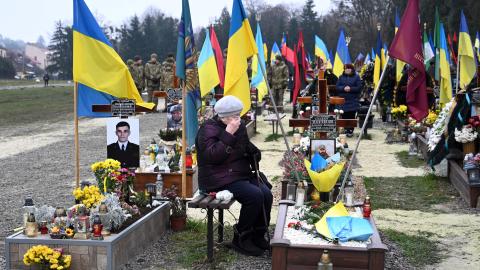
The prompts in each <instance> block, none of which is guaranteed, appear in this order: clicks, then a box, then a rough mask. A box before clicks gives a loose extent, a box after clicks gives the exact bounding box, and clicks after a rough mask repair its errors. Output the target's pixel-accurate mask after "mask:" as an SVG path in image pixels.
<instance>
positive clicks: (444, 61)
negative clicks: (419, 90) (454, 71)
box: [438, 23, 452, 104]
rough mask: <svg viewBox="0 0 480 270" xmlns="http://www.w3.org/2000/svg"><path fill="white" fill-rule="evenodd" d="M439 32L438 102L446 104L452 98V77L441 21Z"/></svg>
mask: <svg viewBox="0 0 480 270" xmlns="http://www.w3.org/2000/svg"><path fill="white" fill-rule="evenodd" d="M439 32H440V33H439V38H440V41H439V45H440V48H439V52H440V53H439V55H438V57H439V64H440V67H439V76H440V104H446V103H448V102H450V100H451V99H452V78H451V74H450V54H449V50H448V45H447V38H446V37H445V30H444V28H443V24H442V23H440V26H439Z"/></svg>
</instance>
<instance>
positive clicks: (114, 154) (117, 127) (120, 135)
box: [107, 118, 140, 168]
mask: <svg viewBox="0 0 480 270" xmlns="http://www.w3.org/2000/svg"><path fill="white" fill-rule="evenodd" d="M139 145H140V124H139V120H138V119H136V118H129V119H122V118H110V119H108V120H107V158H111V159H115V160H118V161H120V163H121V164H122V168H133V167H139V165H140V146H139Z"/></svg>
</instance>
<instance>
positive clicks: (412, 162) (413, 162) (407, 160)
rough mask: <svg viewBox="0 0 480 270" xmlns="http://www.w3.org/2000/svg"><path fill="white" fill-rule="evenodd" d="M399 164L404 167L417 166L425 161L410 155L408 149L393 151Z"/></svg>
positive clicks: (420, 165) (422, 164)
mask: <svg viewBox="0 0 480 270" xmlns="http://www.w3.org/2000/svg"><path fill="white" fill-rule="evenodd" d="M395 156H396V157H397V159H398V161H399V162H400V164H401V165H402V166H403V167H405V168H418V167H422V166H424V165H425V161H423V160H421V159H419V158H418V157H417V155H414V156H410V155H408V151H401V152H397V153H395Z"/></svg>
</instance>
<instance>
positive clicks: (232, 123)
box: [225, 116, 241, 135]
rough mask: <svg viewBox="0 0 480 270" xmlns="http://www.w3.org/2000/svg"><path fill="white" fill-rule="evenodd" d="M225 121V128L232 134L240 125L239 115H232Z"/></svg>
mask: <svg viewBox="0 0 480 270" xmlns="http://www.w3.org/2000/svg"><path fill="white" fill-rule="evenodd" d="M227 121H228V123H227V127H226V128H225V130H226V131H227V132H228V133H230V134H232V135H233V134H235V132H237V130H238V128H239V127H240V123H241V119H240V117H239V116H232V117H229V119H228V120H227Z"/></svg>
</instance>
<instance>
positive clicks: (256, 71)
mask: <svg viewBox="0 0 480 270" xmlns="http://www.w3.org/2000/svg"><path fill="white" fill-rule="evenodd" d="M255 41H256V43H257V49H258V55H259V56H260V59H258V58H259V57H258V56H257V55H254V56H253V58H252V82H251V83H250V84H251V86H252V87H255V88H257V90H258V100H259V101H261V100H262V99H263V97H265V96H266V95H267V94H268V89H267V78H265V77H263V72H262V67H261V66H260V65H262V66H263V69H264V70H266V69H265V58H264V57H263V56H264V55H265V54H264V51H263V50H264V48H265V47H264V46H262V44H263V39H262V30H261V29H260V24H258V23H257V35H256V36H255Z"/></svg>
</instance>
